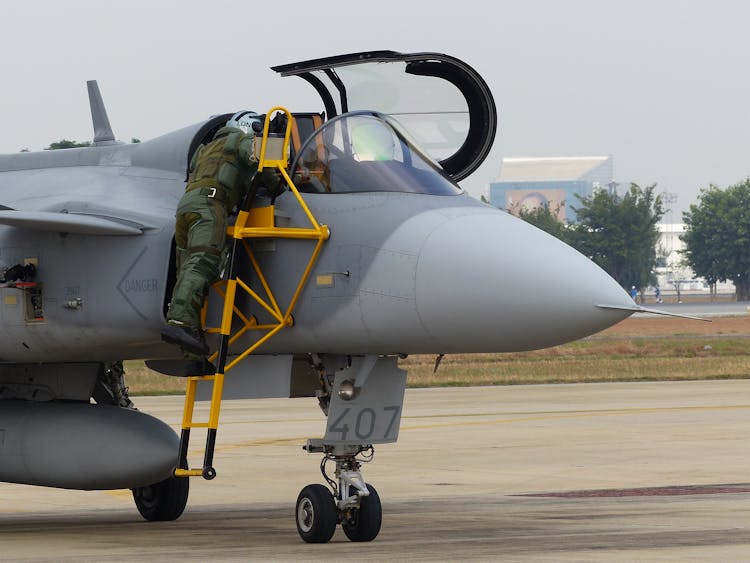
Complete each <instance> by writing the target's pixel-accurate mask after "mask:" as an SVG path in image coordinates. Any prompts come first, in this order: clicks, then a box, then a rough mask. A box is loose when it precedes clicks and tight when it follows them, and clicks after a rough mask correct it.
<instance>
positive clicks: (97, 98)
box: [86, 80, 119, 146]
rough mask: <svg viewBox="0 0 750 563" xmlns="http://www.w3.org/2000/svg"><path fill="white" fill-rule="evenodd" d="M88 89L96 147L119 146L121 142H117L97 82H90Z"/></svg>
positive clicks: (87, 84)
mask: <svg viewBox="0 0 750 563" xmlns="http://www.w3.org/2000/svg"><path fill="white" fill-rule="evenodd" d="M86 87H87V88H88V90H89V105H90V106H91V120H92V121H93V124H94V142H93V143H92V144H93V145H94V146H100V145H117V144H119V141H116V140H115V134H114V133H113V132H112V126H110V124H109V117H107V110H106V109H105V108H104V101H103V100H102V94H101V92H99V85H98V84H97V83H96V80H88V81H87V82H86Z"/></svg>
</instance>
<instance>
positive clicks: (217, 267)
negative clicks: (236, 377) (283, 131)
mask: <svg viewBox="0 0 750 563" xmlns="http://www.w3.org/2000/svg"><path fill="white" fill-rule="evenodd" d="M262 127H263V121H262V116H259V115H258V114H256V113H254V112H252V111H240V112H237V113H235V114H234V115H233V116H232V117H231V119H229V121H227V123H226V125H225V126H224V127H222V128H221V129H219V130H218V131H217V132H216V134H215V135H214V138H213V140H211V142H209V143H208V144H206V145H201V146H200V147H199V148H198V150H197V151H196V152H195V154H194V155H193V158H192V160H191V162H190V168H189V175H188V183H187V186H186V188H185V194H184V195H183V196H182V199H180V202H179V204H178V205H177V215H176V217H177V219H176V225H175V244H176V246H177V259H176V267H177V281H176V283H175V286H174V290H173V292H172V299H171V301H170V303H169V311H168V313H167V326H166V327H164V329H163V330H162V333H161V335H162V340H164V341H165V342H169V343H170V344H176V345H178V346H180V348H182V350H183V352H185V358H186V359H188V360H189V364H188V367H187V369H188V373H189V374H190V375H203V374H204V373H213V371H212V368H213V366H210V364H208V362H207V361H206V359H205V357H206V356H207V355H208V346H207V345H206V341H205V338H204V335H203V331H202V329H201V321H200V311H201V308H202V306H203V301H204V299H205V297H206V294H207V292H208V288H209V287H210V285H211V284H212V283H214V282H215V281H217V280H218V278H219V275H220V272H221V269H222V266H223V264H224V263H225V261H226V250H227V248H226V230H227V217H228V215H229V213H230V212H231V211H232V210H233V209H234V208H235V207H236V206H238V205H240V203H241V202H242V201H243V199H244V198H245V196H246V195H248V193H249V192H250V191H251V188H252V187H253V186H254V182H253V180H254V179H255V176H256V172H257V169H258V160H257V158H256V157H255V155H254V151H253V137H254V132H256V131H260V130H262ZM190 370H192V371H196V372H201V373H191V372H190Z"/></svg>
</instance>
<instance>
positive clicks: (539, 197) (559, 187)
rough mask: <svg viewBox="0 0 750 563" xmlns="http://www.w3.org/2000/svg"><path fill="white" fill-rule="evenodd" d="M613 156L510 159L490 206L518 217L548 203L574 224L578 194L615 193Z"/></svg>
mask: <svg viewBox="0 0 750 563" xmlns="http://www.w3.org/2000/svg"><path fill="white" fill-rule="evenodd" d="M613 177H614V175H613V157H612V156H557V157H508V158H504V159H503V163H502V167H501V169H500V176H499V178H498V179H497V181H495V182H492V183H491V184H490V203H491V204H492V205H494V206H495V207H498V208H500V209H507V210H508V211H510V212H511V213H514V214H516V215H517V214H518V212H519V211H520V210H521V209H527V210H530V209H533V208H535V207H539V206H541V205H545V204H548V205H549V207H550V210H555V209H559V211H558V217H559V219H560V220H561V221H564V222H571V223H574V222H575V221H576V213H575V211H574V210H573V207H576V206H578V205H579V202H578V199H577V198H576V197H575V195H576V194H577V195H580V196H581V197H587V196H591V195H592V194H593V193H594V190H597V189H607V190H614V189H615V188H616V184H615V182H614V180H613Z"/></svg>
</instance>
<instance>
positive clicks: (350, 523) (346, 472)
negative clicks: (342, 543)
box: [295, 440, 383, 543]
mask: <svg viewBox="0 0 750 563" xmlns="http://www.w3.org/2000/svg"><path fill="white" fill-rule="evenodd" d="M305 449H306V450H307V451H308V452H310V453H312V452H322V453H323V454H324V456H323V461H322V462H321V464H320V469H321V472H322V473H323V477H324V478H325V480H326V481H327V482H328V485H329V486H328V487H326V486H325V485H320V484H314V485H307V486H306V487H305V488H304V489H302V491H301V492H300V494H299V496H298V497H297V507H296V510H295V514H296V520H297V532H299V535H300V537H301V538H302V539H303V540H304V541H305V542H307V543H326V542H328V541H330V539H331V538H332V537H333V534H334V532H335V531H336V526H337V525H338V524H341V527H342V529H343V530H344V534H346V537H347V538H349V540H351V541H354V542H368V541H372V540H374V539H375V538H376V537H377V535H378V533H379V532H380V525H381V522H382V519H383V510H382V506H381V504H380V496H379V495H378V492H377V491H376V490H375V487H373V486H372V485H371V484H369V483H365V482H364V479H363V477H362V473H361V471H360V468H361V464H362V463H364V462H368V461H371V460H372V458H373V456H374V450H373V447H372V446H371V445H367V446H341V445H338V446H331V445H323V444H322V443H320V442H319V441H318V440H308V443H307V445H306V446H305ZM359 454H365V457H357V456H358V455H359ZM329 461H332V462H334V463H335V464H336V470H335V472H334V477H333V478H332V477H329V475H328V473H327V472H326V465H327V463H328V462H329Z"/></svg>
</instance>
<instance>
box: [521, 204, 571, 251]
mask: <svg viewBox="0 0 750 563" xmlns="http://www.w3.org/2000/svg"><path fill="white" fill-rule="evenodd" d="M559 211H560V205H558V206H557V207H555V208H553V209H550V206H549V203H545V204H544V205H540V206H539V207H534V208H532V209H525V208H521V209H519V210H518V216H519V217H520V218H521V219H523V220H524V221H526V222H527V223H531V224H532V225H534V226H535V227H537V228H539V229H541V230H543V231H545V232H547V233H549V234H551V235H552V236H554V237H557V238H559V239H560V240H561V241H563V242H567V243H568V244H570V235H569V232H568V227H567V226H566V225H565V223H563V222H562V221H561V220H560V218H559V216H558V213H559Z"/></svg>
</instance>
